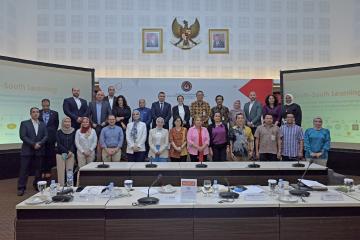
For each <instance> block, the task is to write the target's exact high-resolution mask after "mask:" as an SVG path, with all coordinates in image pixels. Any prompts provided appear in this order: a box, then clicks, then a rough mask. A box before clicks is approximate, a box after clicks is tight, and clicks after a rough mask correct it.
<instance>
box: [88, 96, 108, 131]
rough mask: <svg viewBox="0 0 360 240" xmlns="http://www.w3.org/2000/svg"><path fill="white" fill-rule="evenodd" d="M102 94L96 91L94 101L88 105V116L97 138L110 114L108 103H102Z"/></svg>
mask: <svg viewBox="0 0 360 240" xmlns="http://www.w3.org/2000/svg"><path fill="white" fill-rule="evenodd" d="M104 96H105V95H104V92H103V91H98V92H97V93H96V96H95V98H96V101H93V102H90V103H89V108H88V114H87V115H88V116H89V118H90V120H91V122H92V127H93V128H94V129H95V131H96V134H97V136H98V138H99V135H100V132H101V129H102V128H103V127H105V126H106V120H107V117H108V116H109V115H110V114H111V107H110V104H109V102H107V101H104Z"/></svg>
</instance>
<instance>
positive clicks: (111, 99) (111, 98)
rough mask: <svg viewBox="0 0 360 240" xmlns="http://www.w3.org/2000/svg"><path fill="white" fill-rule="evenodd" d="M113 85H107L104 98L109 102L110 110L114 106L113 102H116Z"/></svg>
mask: <svg viewBox="0 0 360 240" xmlns="http://www.w3.org/2000/svg"><path fill="white" fill-rule="evenodd" d="M115 92H116V90H115V87H114V86H109V87H108V95H107V96H106V97H105V98H104V101H107V102H109V104H110V107H111V110H112V109H113V108H114V106H115V104H116V99H117V98H116V96H115Z"/></svg>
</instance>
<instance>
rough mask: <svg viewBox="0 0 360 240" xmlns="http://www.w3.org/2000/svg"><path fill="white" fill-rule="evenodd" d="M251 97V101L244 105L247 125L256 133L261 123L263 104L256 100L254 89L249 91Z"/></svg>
mask: <svg viewBox="0 0 360 240" xmlns="http://www.w3.org/2000/svg"><path fill="white" fill-rule="evenodd" d="M249 98H250V102H247V103H245V105H244V113H245V117H246V123H247V125H248V126H249V127H250V128H251V131H252V133H253V134H255V131H256V128H257V127H258V126H260V125H261V116H262V106H261V103H260V102H259V101H257V100H256V93H255V92H254V91H251V92H250V93H249Z"/></svg>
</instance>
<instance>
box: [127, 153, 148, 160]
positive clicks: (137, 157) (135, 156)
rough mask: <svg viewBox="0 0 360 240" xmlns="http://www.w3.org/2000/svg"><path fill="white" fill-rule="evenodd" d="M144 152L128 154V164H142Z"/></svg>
mask: <svg viewBox="0 0 360 240" xmlns="http://www.w3.org/2000/svg"><path fill="white" fill-rule="evenodd" d="M145 154H146V152H134V153H133V154H130V153H128V154H127V158H128V162H144V161H145Z"/></svg>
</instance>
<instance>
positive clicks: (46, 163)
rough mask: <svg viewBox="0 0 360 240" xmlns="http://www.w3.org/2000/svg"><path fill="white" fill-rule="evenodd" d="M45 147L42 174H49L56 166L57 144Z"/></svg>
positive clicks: (48, 144) (46, 144) (49, 144)
mask: <svg viewBox="0 0 360 240" xmlns="http://www.w3.org/2000/svg"><path fill="white" fill-rule="evenodd" d="M44 147H45V149H44V150H45V155H44V158H43V162H42V164H41V172H42V173H49V172H50V171H51V168H53V167H54V166H55V165H56V158H55V155H56V153H55V143H45V146H44Z"/></svg>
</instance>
